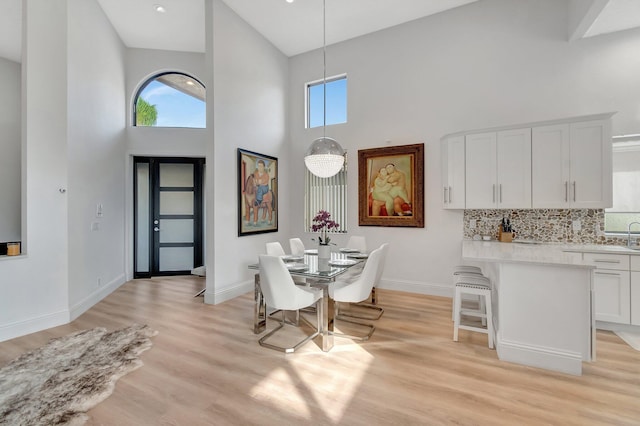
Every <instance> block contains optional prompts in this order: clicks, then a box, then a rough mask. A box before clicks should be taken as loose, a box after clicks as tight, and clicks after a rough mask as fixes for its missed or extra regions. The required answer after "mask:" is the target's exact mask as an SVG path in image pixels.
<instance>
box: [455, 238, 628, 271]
mask: <svg viewBox="0 0 640 426" xmlns="http://www.w3.org/2000/svg"><path fill="white" fill-rule="evenodd" d="M586 251H589V250H585V249H582V250H580V249H578V247H577V246H572V245H569V244H518V243H501V242H498V241H473V240H463V241H462V258H463V259H465V260H468V261H477V262H508V263H534V264H541V265H567V266H573V267H578V268H593V266H592V265H587V264H585V262H584V261H583V260H582V253H583V252H586ZM629 251H633V250H629Z"/></svg>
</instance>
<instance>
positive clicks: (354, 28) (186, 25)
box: [0, 0, 640, 62]
mask: <svg viewBox="0 0 640 426" xmlns="http://www.w3.org/2000/svg"><path fill="white" fill-rule="evenodd" d="M223 1H224V2H225V3H226V4H227V5H228V6H229V7H230V8H231V9H233V10H234V11H235V12H236V13H237V14H238V15H240V16H241V17H242V18H243V19H244V20H246V21H247V22H248V23H249V24H250V25H251V26H253V27H254V28H255V29H256V30H257V31H258V32H260V33H261V34H262V35H263V36H264V37H265V38H267V39H268V40H270V41H271V42H272V43H273V44H274V45H275V46H276V47H277V48H278V49H280V50H281V51H282V52H283V53H284V54H286V55H287V56H293V55H296V54H299V53H303V52H306V51H309V50H313V49H316V48H318V47H321V46H322V1H321V0H294V2H293V3H288V2H286V1H285V0H223ZM475 1H477V0H326V2H327V5H326V14H327V19H326V37H327V44H333V43H337V42H340V41H344V40H348V39H350V38H354V37H358V36H360V35H364V34H368V33H371V32H374V31H378V30H381V29H384V28H388V27H391V26H394V25H398V24H401V23H404V22H408V21H411V20H414V19H418V18H421V17H424V16H428V15H432V14H435V13H438V12H442V11H444V10H447V9H451V8H454V7H458V6H463V5H465V4H468V3H472V2H475ZM530 1H536V0H530ZM572 1H594V0H572ZM599 1H607V0H599ZM98 3H99V4H100V6H101V7H102V9H103V10H104V12H105V14H106V15H107V17H108V18H109V20H110V21H111V23H112V24H113V26H114V28H115V29H116V31H117V32H118V34H119V35H120V37H121V39H122V41H123V42H124V44H125V45H126V46H128V47H134V48H148V49H163V50H178V51H187V52H203V51H204V39H205V31H204V0H98ZM21 4H22V1H21V0H0V57H5V58H8V59H11V60H13V61H16V62H20V60H21V59H20V53H21V21H22V19H21V15H22V13H21V9H22V6H21ZM157 4H161V5H162V6H164V7H165V9H166V13H164V14H162V13H158V12H156V11H155V9H154V6H155V5H157ZM639 26H640V0H608V1H607V3H606V6H605V7H604V8H603V9H602V11H601V12H600V13H599V15H598V16H597V18H596V19H595V20H594V22H593V24H592V25H591V26H590V28H589V29H588V30H587V31H586V33H585V34H584V36H585V37H588V36H594V35H598V34H604V33H610V32H614V31H620V30H624V29H628V28H634V27H639Z"/></svg>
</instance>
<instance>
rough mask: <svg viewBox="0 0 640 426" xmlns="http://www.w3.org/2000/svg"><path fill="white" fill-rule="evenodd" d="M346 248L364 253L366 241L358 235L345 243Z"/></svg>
mask: <svg viewBox="0 0 640 426" xmlns="http://www.w3.org/2000/svg"><path fill="white" fill-rule="evenodd" d="M347 248H350V249H356V250H358V251H359V252H360V253H366V251H367V239H366V238H365V237H362V236H359V235H353V236H351V237H349V241H347Z"/></svg>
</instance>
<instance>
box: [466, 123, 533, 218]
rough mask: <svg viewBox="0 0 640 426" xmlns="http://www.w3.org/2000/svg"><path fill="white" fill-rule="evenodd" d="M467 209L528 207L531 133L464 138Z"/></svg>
mask: <svg viewBox="0 0 640 426" xmlns="http://www.w3.org/2000/svg"><path fill="white" fill-rule="evenodd" d="M465 149H466V151H465V152H466V155H465V160H466V168H465V170H466V176H465V182H466V185H465V189H466V191H465V193H466V198H465V199H466V203H465V204H466V208H467V209H483V208H505V209H506V208H528V207H531V129H530V128H526V129H513V130H504V131H499V132H487V133H477V134H470V135H467V136H466V143H465Z"/></svg>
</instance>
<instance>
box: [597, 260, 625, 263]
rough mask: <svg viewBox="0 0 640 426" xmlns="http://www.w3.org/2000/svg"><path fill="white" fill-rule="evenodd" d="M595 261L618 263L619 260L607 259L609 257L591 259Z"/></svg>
mask: <svg viewBox="0 0 640 426" xmlns="http://www.w3.org/2000/svg"><path fill="white" fill-rule="evenodd" d="M593 261H594V262H595V263H620V261H619V260H609V259H593Z"/></svg>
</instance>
